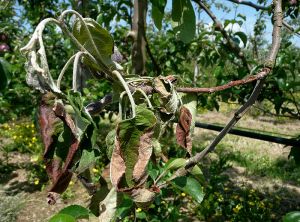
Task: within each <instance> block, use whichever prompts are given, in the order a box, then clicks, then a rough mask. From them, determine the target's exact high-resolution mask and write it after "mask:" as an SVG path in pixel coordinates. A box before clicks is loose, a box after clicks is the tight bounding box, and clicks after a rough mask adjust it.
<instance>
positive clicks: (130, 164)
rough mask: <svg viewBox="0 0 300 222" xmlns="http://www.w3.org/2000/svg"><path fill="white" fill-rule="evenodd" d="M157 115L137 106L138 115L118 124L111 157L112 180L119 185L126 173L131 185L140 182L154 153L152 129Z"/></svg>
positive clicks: (128, 183)
mask: <svg viewBox="0 0 300 222" xmlns="http://www.w3.org/2000/svg"><path fill="white" fill-rule="evenodd" d="M155 123H156V118H155V115H154V114H153V112H152V111H151V110H148V109H147V108H145V107H143V106H137V107H136V117H135V118H132V119H127V120H124V121H122V122H120V123H119V124H118V126H117V136H116V140H115V148H114V151H113V154H112V158H111V181H112V184H113V186H115V187H118V184H119V181H120V179H121V177H122V176H124V174H125V179H126V183H127V185H128V186H129V187H132V186H134V184H135V183H137V182H140V180H141V179H143V177H144V175H145V170H146V166H147V164H148V161H149V159H150V156H151V153H152V143H151V137H152V133H153V132H152V130H153V127H154V125H155Z"/></svg>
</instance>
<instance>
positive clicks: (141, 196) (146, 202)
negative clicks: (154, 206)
mask: <svg viewBox="0 0 300 222" xmlns="http://www.w3.org/2000/svg"><path fill="white" fill-rule="evenodd" d="M155 195H156V194H155V192H152V191H150V190H148V189H145V188H140V189H134V190H132V192H131V197H132V198H133V201H134V202H135V203H136V205H137V206H138V207H141V208H143V209H145V208H148V207H149V206H150V205H151V203H152V202H153V200H154V198H155Z"/></svg>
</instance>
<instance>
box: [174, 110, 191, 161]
mask: <svg viewBox="0 0 300 222" xmlns="http://www.w3.org/2000/svg"><path fill="white" fill-rule="evenodd" d="M192 118H193V117H192V114H191V112H190V111H189V109H187V108H186V107H184V106H182V107H181V108H180V116H179V121H178V124H177V126H176V140H177V143H178V144H179V145H180V146H181V147H183V148H185V149H186V150H187V151H188V153H189V154H190V155H191V152H192V138H191V131H190V129H191V124H192Z"/></svg>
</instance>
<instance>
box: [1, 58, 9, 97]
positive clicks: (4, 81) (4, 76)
mask: <svg viewBox="0 0 300 222" xmlns="http://www.w3.org/2000/svg"><path fill="white" fill-rule="evenodd" d="M10 78H11V75H10V65H9V63H8V62H7V61H6V60H4V59H3V58H0V91H1V90H3V89H5V88H6V87H7V85H8V84H9V82H10Z"/></svg>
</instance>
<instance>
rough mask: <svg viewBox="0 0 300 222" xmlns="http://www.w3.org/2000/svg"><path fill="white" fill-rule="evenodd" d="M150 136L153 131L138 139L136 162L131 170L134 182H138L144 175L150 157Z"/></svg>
mask: <svg viewBox="0 0 300 222" xmlns="http://www.w3.org/2000/svg"><path fill="white" fill-rule="evenodd" d="M152 135H153V131H152V129H151V130H149V131H148V132H146V133H145V134H144V135H142V136H141V137H140V145H139V149H138V153H139V155H138V161H137V162H136V164H135V166H134V169H133V179H134V180H135V182H139V180H140V179H142V178H143V177H144V176H145V174H146V172H145V170H146V167H147V164H148V162H149V160H150V157H151V155H152V142H151V139H152Z"/></svg>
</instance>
